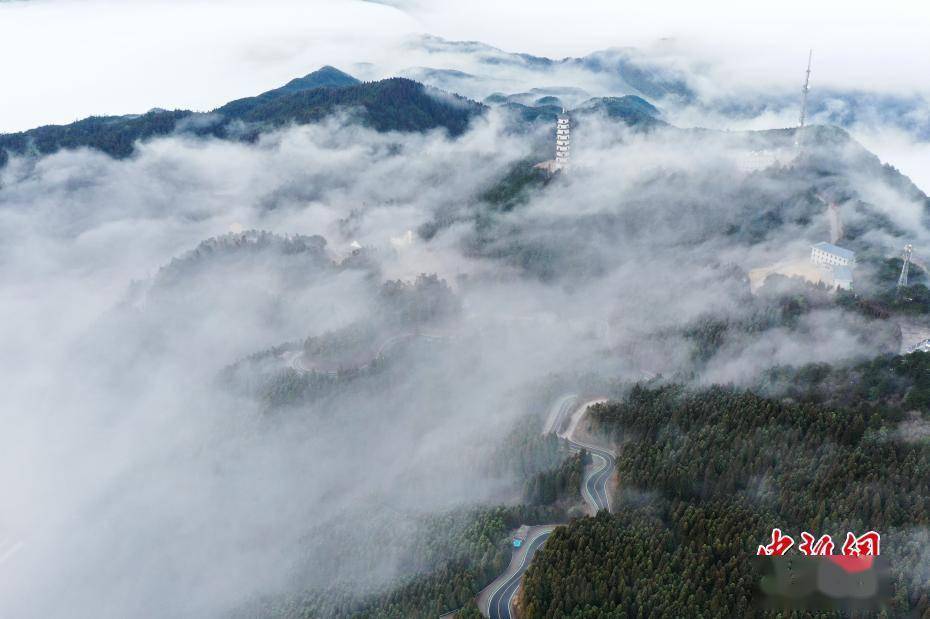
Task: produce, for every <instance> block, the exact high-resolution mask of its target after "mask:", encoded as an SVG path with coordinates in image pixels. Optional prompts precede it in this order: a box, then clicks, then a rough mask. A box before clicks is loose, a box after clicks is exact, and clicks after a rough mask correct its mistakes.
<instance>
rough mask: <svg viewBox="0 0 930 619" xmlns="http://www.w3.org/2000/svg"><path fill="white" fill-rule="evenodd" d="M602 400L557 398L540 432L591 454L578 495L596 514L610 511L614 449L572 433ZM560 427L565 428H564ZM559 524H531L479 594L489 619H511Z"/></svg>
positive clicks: (483, 612) (570, 395)
mask: <svg viewBox="0 0 930 619" xmlns="http://www.w3.org/2000/svg"><path fill="white" fill-rule="evenodd" d="M602 401H604V400H592V401H588V402H584V403H582V404H581V405H580V406H579V405H578V396H577V395H575V394H568V395H565V396H562V397H561V398H559V399H557V400H556V401H555V403H553V405H552V408H550V409H549V415H548V416H547V418H546V423H545V425H544V426H543V434H550V433H555V434H557V435H558V436H559V437H560V438H562V439H564V440H565V441H567V442H568V444H569V445H570V447H571V449H572V450H573V451H579V450H581V449H585V450H587V451H588V453H590V454H591V458H592V460H593V464H592V466H590V467H587V469H586V471H585V474H584V477H583V478H582V482H581V496H582V498H583V499H584V501H585V503H586V504H587V506H588V509H589V510H590V511H591V512H593V513H597V512H598V511H599V510H601V509H606V510H608V511H609V510H610V494H609V492H608V491H607V482H608V481H609V480H610V476H611V475H612V474H613V471H614V466H615V464H616V459H615V455H614V453H613V452H611V451H609V450H607V449H604V448H601V447H596V446H594V445H591V444H589V443H587V442H581V441H576V440H575V439H574V438H573V436H574V433H575V429H576V428H577V426H578V423H579V422H580V420H581V417H582V416H583V415H584V413H585V411H586V410H587V409H588V407H589V406H591V405H592V404H595V403H597V402H602ZM563 428H565V429H564V430H563ZM557 526H558V525H556V524H551V525H545V526H537V527H532V528H531V529H530V532H529V533H528V534H527V538H526V541H525V542H524V543H523V546H522V547H521V548H520V549H519V550H517V552H515V553H514V555H513V557H512V558H511V560H510V565H509V566H508V567H507V570H506V571H505V572H504V573H503V574H501V575H500V576H498V577H497V578H496V579H495V580H494V582H492V583H491V584H490V585H488V586H487V587H486V588H485V589H484V591H482V592H481V593H480V594H479V595H478V608H479V609H480V610H481V612H482V614H484V615H485V616H486V617H490V619H511V617H512V615H511V610H510V609H511V607H512V605H513V600H514V598H515V597H516V595H517V591H518V590H519V588H520V580H521V579H522V578H523V574H524V573H525V572H526V570H527V568H529V566H530V563H532V562H533V557H534V556H535V554H536V551H538V550H539V549H540V548H542V546H543V544H545V543H546V540H547V539H548V538H549V535H550V534H551V533H552V531H553V530H555V528H556V527H557Z"/></svg>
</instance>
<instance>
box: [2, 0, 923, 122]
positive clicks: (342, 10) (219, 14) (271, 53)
mask: <svg viewBox="0 0 930 619" xmlns="http://www.w3.org/2000/svg"><path fill="white" fill-rule="evenodd" d="M928 26H930V7H927V6H919V5H918V3H913V2H897V1H892V2H886V3H883V4H882V5H881V6H880V7H876V5H875V4H874V3H865V2H842V3H840V2H834V1H828V2H819V3H808V2H800V1H798V0H788V1H787V2H782V3H779V4H778V6H777V7H775V6H774V5H773V6H772V7H770V8H769V9H762V8H760V7H759V5H758V4H756V3H752V4H751V5H748V4H747V3H737V2H729V1H721V0H717V1H713V2H704V3H700V5H698V4H697V3H690V2H680V1H672V0H659V1H657V2H651V3H648V4H647V5H643V4H642V3H636V4H635V5H632V6H630V5H627V3H617V2H608V1H600V0H580V1H577V2H573V3H571V7H570V8H567V7H566V6H565V4H564V3H563V2H556V1H552V0H534V1H532V2H531V1H528V0H517V1H513V2H506V3H501V2H494V1H492V0H470V1H469V2H462V1H459V0H443V1H442V2H429V1H426V0H382V1H380V2H370V1H362V0H310V1H302V2H299V1H297V0H269V1H268V2H261V3H258V2H246V1H243V0H233V1H231V2H217V1H212V0H169V1H168V2H155V1H154V0H123V1H120V2H116V1H114V0H28V1H13V2H0V54H2V56H3V57H4V58H14V59H15V62H12V63H7V65H6V66H5V67H4V69H5V71H4V96H3V97H2V98H0V131H16V130H23V129H27V128H30V127H33V126H37V125H41V124H47V123H62V122H69V121H72V120H75V119H77V118H81V117H84V116H87V115H90V114H104V113H106V114H122V113H130V112H140V111H145V110H147V109H149V108H151V107H155V106H157V107H165V108H194V109H209V108H211V107H214V106H216V105H219V104H222V103H223V102H225V101H227V100H229V99H232V98H235V97H239V96H246V95H249V94H254V93H256V92H259V91H261V90H263V89H267V88H270V87H274V86H276V85H279V84H281V83H283V82H286V81H287V80H288V79H290V78H292V77H294V76H297V75H303V74H306V73H308V72H310V71H312V70H314V69H316V68H317V67H319V66H321V65H323V64H332V65H336V66H342V67H348V66H350V65H352V64H353V63H360V62H376V63H379V64H384V65H385V66H386V67H387V68H389V69H390V68H394V67H400V68H403V67H404V66H405V64H404V58H403V57H402V54H400V53H399V52H398V42H399V41H400V40H402V39H403V38H404V37H406V36H409V35H411V34H422V33H429V34H434V35H438V36H442V37H444V38H447V39H453V40H479V41H483V42H485V43H488V44H490V45H494V46H497V47H500V48H503V49H506V50H508V51H515V52H527V53H532V54H537V55H545V56H549V57H555V58H559V57H564V56H581V55H585V54H587V53H590V52H592V51H595V50H598V49H603V48H607V47H612V46H614V47H615V46H636V47H640V48H643V49H645V50H646V51H647V52H649V53H652V54H655V55H657V56H674V57H681V58H684V59H687V60H688V61H689V62H701V63H707V64H714V65H719V67H720V71H719V73H720V75H721V76H725V77H726V79H728V80H732V81H733V82H734V83H745V84H750V85H759V86H768V85H785V84H789V83H790V84H794V83H795V82H797V81H798V75H799V74H800V73H801V72H802V71H803V64H804V61H805V57H806V53H807V50H808V48H809V47H814V48H815V80H814V84H815V86H816V85H821V84H823V85H832V86H838V87H844V88H859V89H866V90H881V91H894V92H912V91H915V90H916V91H924V92H926V91H927V90H928V89H930V85H928V84H927V83H926V80H925V79H923V76H924V75H926V74H927V72H928V71H930V43H928V42H927V39H926V37H925V36H924V34H925V32H926V29H927V27H928Z"/></svg>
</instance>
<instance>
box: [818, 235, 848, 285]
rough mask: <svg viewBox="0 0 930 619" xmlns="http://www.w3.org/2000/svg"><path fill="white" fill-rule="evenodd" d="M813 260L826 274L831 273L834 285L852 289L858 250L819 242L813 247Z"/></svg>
mask: <svg viewBox="0 0 930 619" xmlns="http://www.w3.org/2000/svg"><path fill="white" fill-rule="evenodd" d="M811 262H812V263H813V264H815V265H817V266H819V267H820V270H821V271H824V272H826V273H825V274H829V276H830V277H831V278H832V283H833V286H834V287H836V288H842V289H843V290H851V289H852V286H853V272H852V269H853V267H854V266H855V265H856V252H854V251H851V250H849V249H846V248H844V247H839V246H838V245H834V244H833V243H826V242H823V243H817V244H816V245H814V246H813V247H811ZM828 281H829V280H828Z"/></svg>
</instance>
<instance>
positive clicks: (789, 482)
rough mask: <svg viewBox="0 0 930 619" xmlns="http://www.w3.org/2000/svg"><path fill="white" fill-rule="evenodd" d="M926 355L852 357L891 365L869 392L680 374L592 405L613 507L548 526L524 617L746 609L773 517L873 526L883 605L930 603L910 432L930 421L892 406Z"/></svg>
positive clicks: (925, 452)
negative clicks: (694, 380)
mask: <svg viewBox="0 0 930 619" xmlns="http://www.w3.org/2000/svg"><path fill="white" fill-rule="evenodd" d="M927 357H928V356H927V355H923V354H920V353H918V354H916V355H911V356H910V357H909V358H903V360H902V358H898V359H897V360H895V359H889V360H885V361H879V362H876V363H875V365H874V368H872V366H863V367H860V368H859V369H858V370H857V371H858V372H859V373H860V374H859V375H869V374H870V373H871V374H876V375H879V376H881V375H884V376H889V375H900V377H901V380H900V381H899V382H898V383H896V384H897V388H889V389H887V390H885V391H881V392H876V394H875V397H874V398H873V401H872V405H870V406H853V407H846V406H843V403H844V399H843V398H842V397H841V396H840V395H839V394H837V395H836V396H835V397H833V398H832V399H830V402H831V404H833V405H831V406H827V405H824V404H823V403H817V402H816V401H815V399H813V398H803V399H802V400H801V401H799V400H796V399H794V398H782V397H763V396H760V395H757V394H754V393H752V392H749V391H742V390H738V389H734V388H725V387H718V386H715V387H710V388H705V389H701V390H690V389H686V388H684V387H682V386H679V385H665V386H658V387H643V386H635V387H634V388H633V389H632V390H631V391H630V393H629V394H628V395H627V397H625V398H623V399H622V400H620V401H614V402H610V403H607V404H603V405H598V406H596V407H595V408H594V409H592V414H591V418H592V425H593V429H594V430H595V431H597V432H599V433H601V434H602V435H603V436H605V437H608V438H609V439H610V440H611V441H613V442H615V443H616V444H618V445H622V449H621V450H620V456H619V458H618V460H617V469H618V475H619V478H620V480H621V481H622V487H621V490H620V491H619V493H618V496H617V497H616V503H615V504H617V505H619V506H620V508H619V510H618V513H616V514H614V515H611V514H608V513H606V512H603V513H601V514H599V515H598V516H597V517H596V518H593V519H591V518H584V519H578V520H575V521H573V522H572V523H571V524H570V525H569V526H568V527H564V528H560V529H558V530H557V531H556V532H555V533H554V534H553V535H552V537H551V538H550V539H549V541H548V542H547V544H546V546H545V547H544V549H543V550H542V551H541V552H540V554H539V555H538V556H537V559H536V561H535V562H534V563H533V565H532V566H531V568H530V570H529V571H528V572H527V576H526V579H525V586H524V590H523V593H522V602H521V603H522V605H523V608H524V609H525V615H524V616H525V617H526V618H527V619H532V618H536V617H610V616H638V615H642V614H649V615H650V616H663V617H681V616H695V615H703V616H714V617H725V616H754V615H755V614H758V613H759V612H760V611H758V610H757V608H756V606H755V605H754V600H755V598H756V596H757V590H758V576H757V574H756V572H754V571H753V568H752V566H751V563H750V559H751V557H752V556H753V555H755V549H756V548H757V546H758V545H759V544H760V543H765V542H766V541H767V540H768V537H769V535H770V533H771V529H772V528H773V527H776V526H777V527H780V528H782V529H783V530H785V531H788V532H792V534H793V535H794V536H795V537H797V536H798V535H799V534H800V532H801V531H813V532H817V533H818V534H821V533H830V534H832V535H833V536H834V538H836V537H842V535H844V534H845V532H846V531H866V530H870V529H872V530H876V531H879V532H880V533H881V534H882V537H883V539H882V554H883V555H886V556H887V558H888V559H889V561H890V564H891V570H892V576H893V582H892V593H891V599H890V600H889V602H888V605H887V607H886V608H884V609H881V610H883V611H884V613H885V615H884V616H901V615H902V614H906V613H913V612H916V613H917V615H918V616H920V615H924V614H925V613H928V612H930V603H928V598H927V593H926V589H927V588H926V582H925V580H924V579H923V577H922V576H921V574H922V572H921V569H922V568H921V566H922V565H923V562H924V561H925V560H926V556H925V553H924V551H923V546H924V545H925V542H926V541H927V539H926V538H927V535H926V526H927V524H928V523H930V476H928V474H930V445H928V444H927V443H926V442H921V441H919V440H916V439H917V438H919V436H918V434H919V431H920V428H921V427H923V426H925V425H926V423H925V422H923V421H922V420H917V421H916V423H917V424H918V425H917V426H916V427H917V429H915V426H914V425H907V424H902V420H903V419H904V418H905V416H904V414H903V412H902V410H903V409H902V408H901V407H900V406H897V405H896V404H895V403H896V402H900V396H901V394H902V393H907V392H908V389H909V388H908V387H906V385H909V384H914V383H915V382H918V383H919V382H921V381H925V380H926V376H927V375H928V373H930V359H928V358H927ZM849 372H850V373H845V372H843V371H835V372H829V371H828V372H826V374H825V376H826V377H830V376H837V375H840V376H850V375H852V374H851V372H853V371H852V370H851V371H849ZM915 375H916V376H917V379H916V380H915V378H914V377H915ZM820 376H824V374H823V373H821V374H820ZM809 382H810V383H811V384H816V385H817V386H818V388H819V389H821V390H829V389H828V388H829V386H831V385H832V386H833V387H835V388H836V389H838V390H840V391H842V389H843V384H844V383H843V381H842V380H839V379H837V381H836V382H833V383H831V382H829V381H827V380H826V379H824V380H819V381H818V380H814V381H809ZM879 393H880V394H881V395H879ZM904 397H905V398H906V396H904ZM911 421H912V423H914V422H915V420H911ZM924 429H925V428H924ZM875 610H879V609H875Z"/></svg>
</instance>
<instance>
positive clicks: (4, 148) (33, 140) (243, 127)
mask: <svg viewBox="0 0 930 619" xmlns="http://www.w3.org/2000/svg"><path fill="white" fill-rule="evenodd" d="M339 110H354V111H356V112H357V115H356V118H357V119H358V121H359V122H361V123H362V124H364V125H366V126H369V127H372V128H373V129H375V130H377V131H382V132H386V131H411V132H413V131H428V130H431V129H436V128H440V127H441V128H444V129H446V130H447V131H448V132H449V134H450V135H453V136H457V135H460V134H462V133H463V132H464V131H465V129H466V128H467V126H468V123H469V121H470V120H471V119H472V118H473V117H474V116H476V115H479V114H482V113H483V112H484V110H485V107H484V106H483V105H482V104H480V103H476V102H474V101H470V100H468V99H465V98H464V97H460V96H458V95H454V94H448V93H444V92H442V91H439V90H436V89H434V88H432V87H429V86H424V85H423V84H420V83H419V82H414V81H412V80H408V79H404V78H390V79H386V80H381V81H376V82H365V83H362V82H359V81H358V80H357V79H355V78H354V77H352V76H350V75H348V74H346V73H343V72H341V71H339V70H338V69H335V68H333V67H323V68H322V69H320V70H319V71H316V72H314V73H311V74H309V75H306V76H304V77H302V78H298V79H295V80H291V81H290V82H288V83H287V84H285V85H284V86H282V87H280V88H277V89H274V90H270V91H267V92H265V93H262V94H260V95H257V96H255V97H247V98H244V99H237V100H235V101H232V102H230V103H227V104H225V105H223V106H221V107H219V108H217V109H215V110H213V111H212V112H208V113H202V112H193V111H190V110H171V111H167V110H161V109H154V110H151V111H149V112H147V113H145V114H139V115H126V116H91V117H89V118H85V119H83V120H79V121H76V122H73V123H71V124H68V125H47V126H43V127H37V128H35V129H30V130H28V131H23V132H19V133H9V134H0V167H2V166H5V165H6V163H7V161H8V159H9V157H10V155H11V154H12V155H37V156H42V155H50V154H52V153H55V152H58V151H59V150H62V149H71V148H81V147H86V148H93V149H96V150H100V151H103V152H104V153H106V154H108V155H110V156H111V157H115V158H117V159H120V158H125V157H128V156H130V155H131V154H132V153H133V152H134V149H135V145H136V142H138V141H140V140H146V139H149V138H153V137H158V136H166V135H170V134H173V133H184V134H188V135H199V136H214V137H219V138H228V139H238V140H254V139H255V138H257V137H258V135H260V134H261V133H262V132H264V131H268V130H273V129H276V128H279V127H282V126H284V125H287V124H290V123H295V124H306V123H310V122H315V121H319V120H321V119H323V118H325V117H327V116H329V115H331V114H333V113H334V112H337V111H339Z"/></svg>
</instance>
